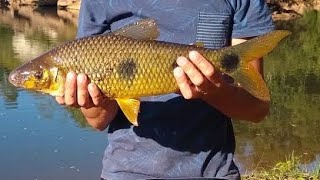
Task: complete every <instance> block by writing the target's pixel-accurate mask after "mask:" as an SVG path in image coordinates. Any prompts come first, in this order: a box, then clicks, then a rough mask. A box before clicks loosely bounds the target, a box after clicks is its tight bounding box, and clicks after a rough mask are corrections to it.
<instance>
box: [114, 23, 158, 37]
mask: <svg viewBox="0 0 320 180" xmlns="http://www.w3.org/2000/svg"><path fill="white" fill-rule="evenodd" d="M112 34H114V35H120V36H124V37H129V38H132V39H141V40H150V39H157V38H158V37H159V35H160V31H159V28H158V25H157V21H156V20H154V19H142V20H139V21H137V22H134V23H132V24H129V25H126V26H124V27H122V28H120V29H118V30H116V31H113V32H112Z"/></svg>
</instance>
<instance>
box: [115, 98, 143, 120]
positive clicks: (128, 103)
mask: <svg viewBox="0 0 320 180" xmlns="http://www.w3.org/2000/svg"><path fill="white" fill-rule="evenodd" d="M116 101H117V103H118V105H119V107H120V109H121V110H122V112H123V114H124V115H125V116H126V117H127V119H128V120H129V121H130V122H131V123H132V124H133V125H135V126H138V114H139V109H140V101H139V100H137V99H116Z"/></svg>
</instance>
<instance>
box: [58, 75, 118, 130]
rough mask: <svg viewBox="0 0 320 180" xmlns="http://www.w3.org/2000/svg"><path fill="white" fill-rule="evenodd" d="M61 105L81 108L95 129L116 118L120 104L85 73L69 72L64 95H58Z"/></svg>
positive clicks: (101, 128)
mask: <svg viewBox="0 0 320 180" xmlns="http://www.w3.org/2000/svg"><path fill="white" fill-rule="evenodd" d="M56 101H57V102H58V103H59V104H61V105H67V106H71V107H78V108H80V110H81V112H82V114H83V115H84V117H85V118H86V120H87V121H88V123H89V124H90V125H91V126H92V127H93V128H95V129H98V130H104V129H105V128H106V127H107V126H108V124H109V123H110V122H111V121H112V120H113V119H114V117H115V116H116V114H117V111H118V105H117V103H116V102H115V101H114V100H109V99H107V98H105V97H104V96H103V94H102V93H101V91H100V89H99V88H98V87H97V86H96V85H95V84H93V83H90V81H89V79H88V77H87V76H86V75H85V74H79V75H77V74H76V73H74V72H69V73H68V74H67V78H66V83H65V92H64V96H63V97H56Z"/></svg>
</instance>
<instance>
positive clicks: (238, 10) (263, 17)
mask: <svg viewBox="0 0 320 180" xmlns="http://www.w3.org/2000/svg"><path fill="white" fill-rule="evenodd" d="M233 3H234V4H233V5H234V8H235V13H234V18H233V23H234V24H233V31H232V38H246V37H254V36H259V35H261V34H265V33H267V32H270V31H272V30H274V24H273V21H272V18H271V13H270V11H269V8H268V6H267V4H266V2H265V1H264V0H235V1H233Z"/></svg>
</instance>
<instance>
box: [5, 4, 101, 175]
mask: <svg viewBox="0 0 320 180" xmlns="http://www.w3.org/2000/svg"><path fill="white" fill-rule="evenodd" d="M63 13H65V12H63ZM63 13H62V14H63ZM59 15H60V16H61V13H59ZM59 15H58V13H57V10H56V9H54V8H53V9H45V10H43V9H34V8H30V7H21V8H20V9H14V8H11V9H9V8H7V9H1V10H0V126H1V128H0V147H1V148H0V156H1V163H0V179H8V180H10V179H52V177H54V178H55V179H61V180H63V179H80V180H81V179H83V180H87V179H99V176H100V169H101V157H102V154H103V151H104V148H105V146H106V144H107V140H106V138H105V135H104V134H103V133H95V132H94V131H92V130H91V129H89V128H79V127H87V126H86V124H85V123H84V122H85V121H84V120H83V117H82V116H81V114H80V113H79V112H78V111H76V110H74V109H64V108H63V107H61V106H59V105H57V103H56V102H55V101H54V100H53V98H52V97H50V96H46V95H42V94H39V93H31V92H27V91H22V90H20V89H16V88H14V87H13V86H12V85H11V84H10V83H9V82H8V81H7V78H8V75H9V72H10V71H11V70H13V69H14V68H15V67H17V66H18V65H20V64H21V63H23V62H25V61H27V60H29V59H31V58H34V57H35V56H38V55H39V54H41V53H42V52H44V51H47V50H48V49H49V48H52V47H53V46H55V45H57V44H59V43H62V42H65V41H67V40H70V39H73V38H74V37H75V33H76V28H77V26H76V24H74V23H73V21H72V20H71V19H68V18H70V17H72V15H71V16H69V17H67V16H66V15H65V17H64V18H61V17H59ZM83 157H85V158H83ZM15 172H19V173H15Z"/></svg>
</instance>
